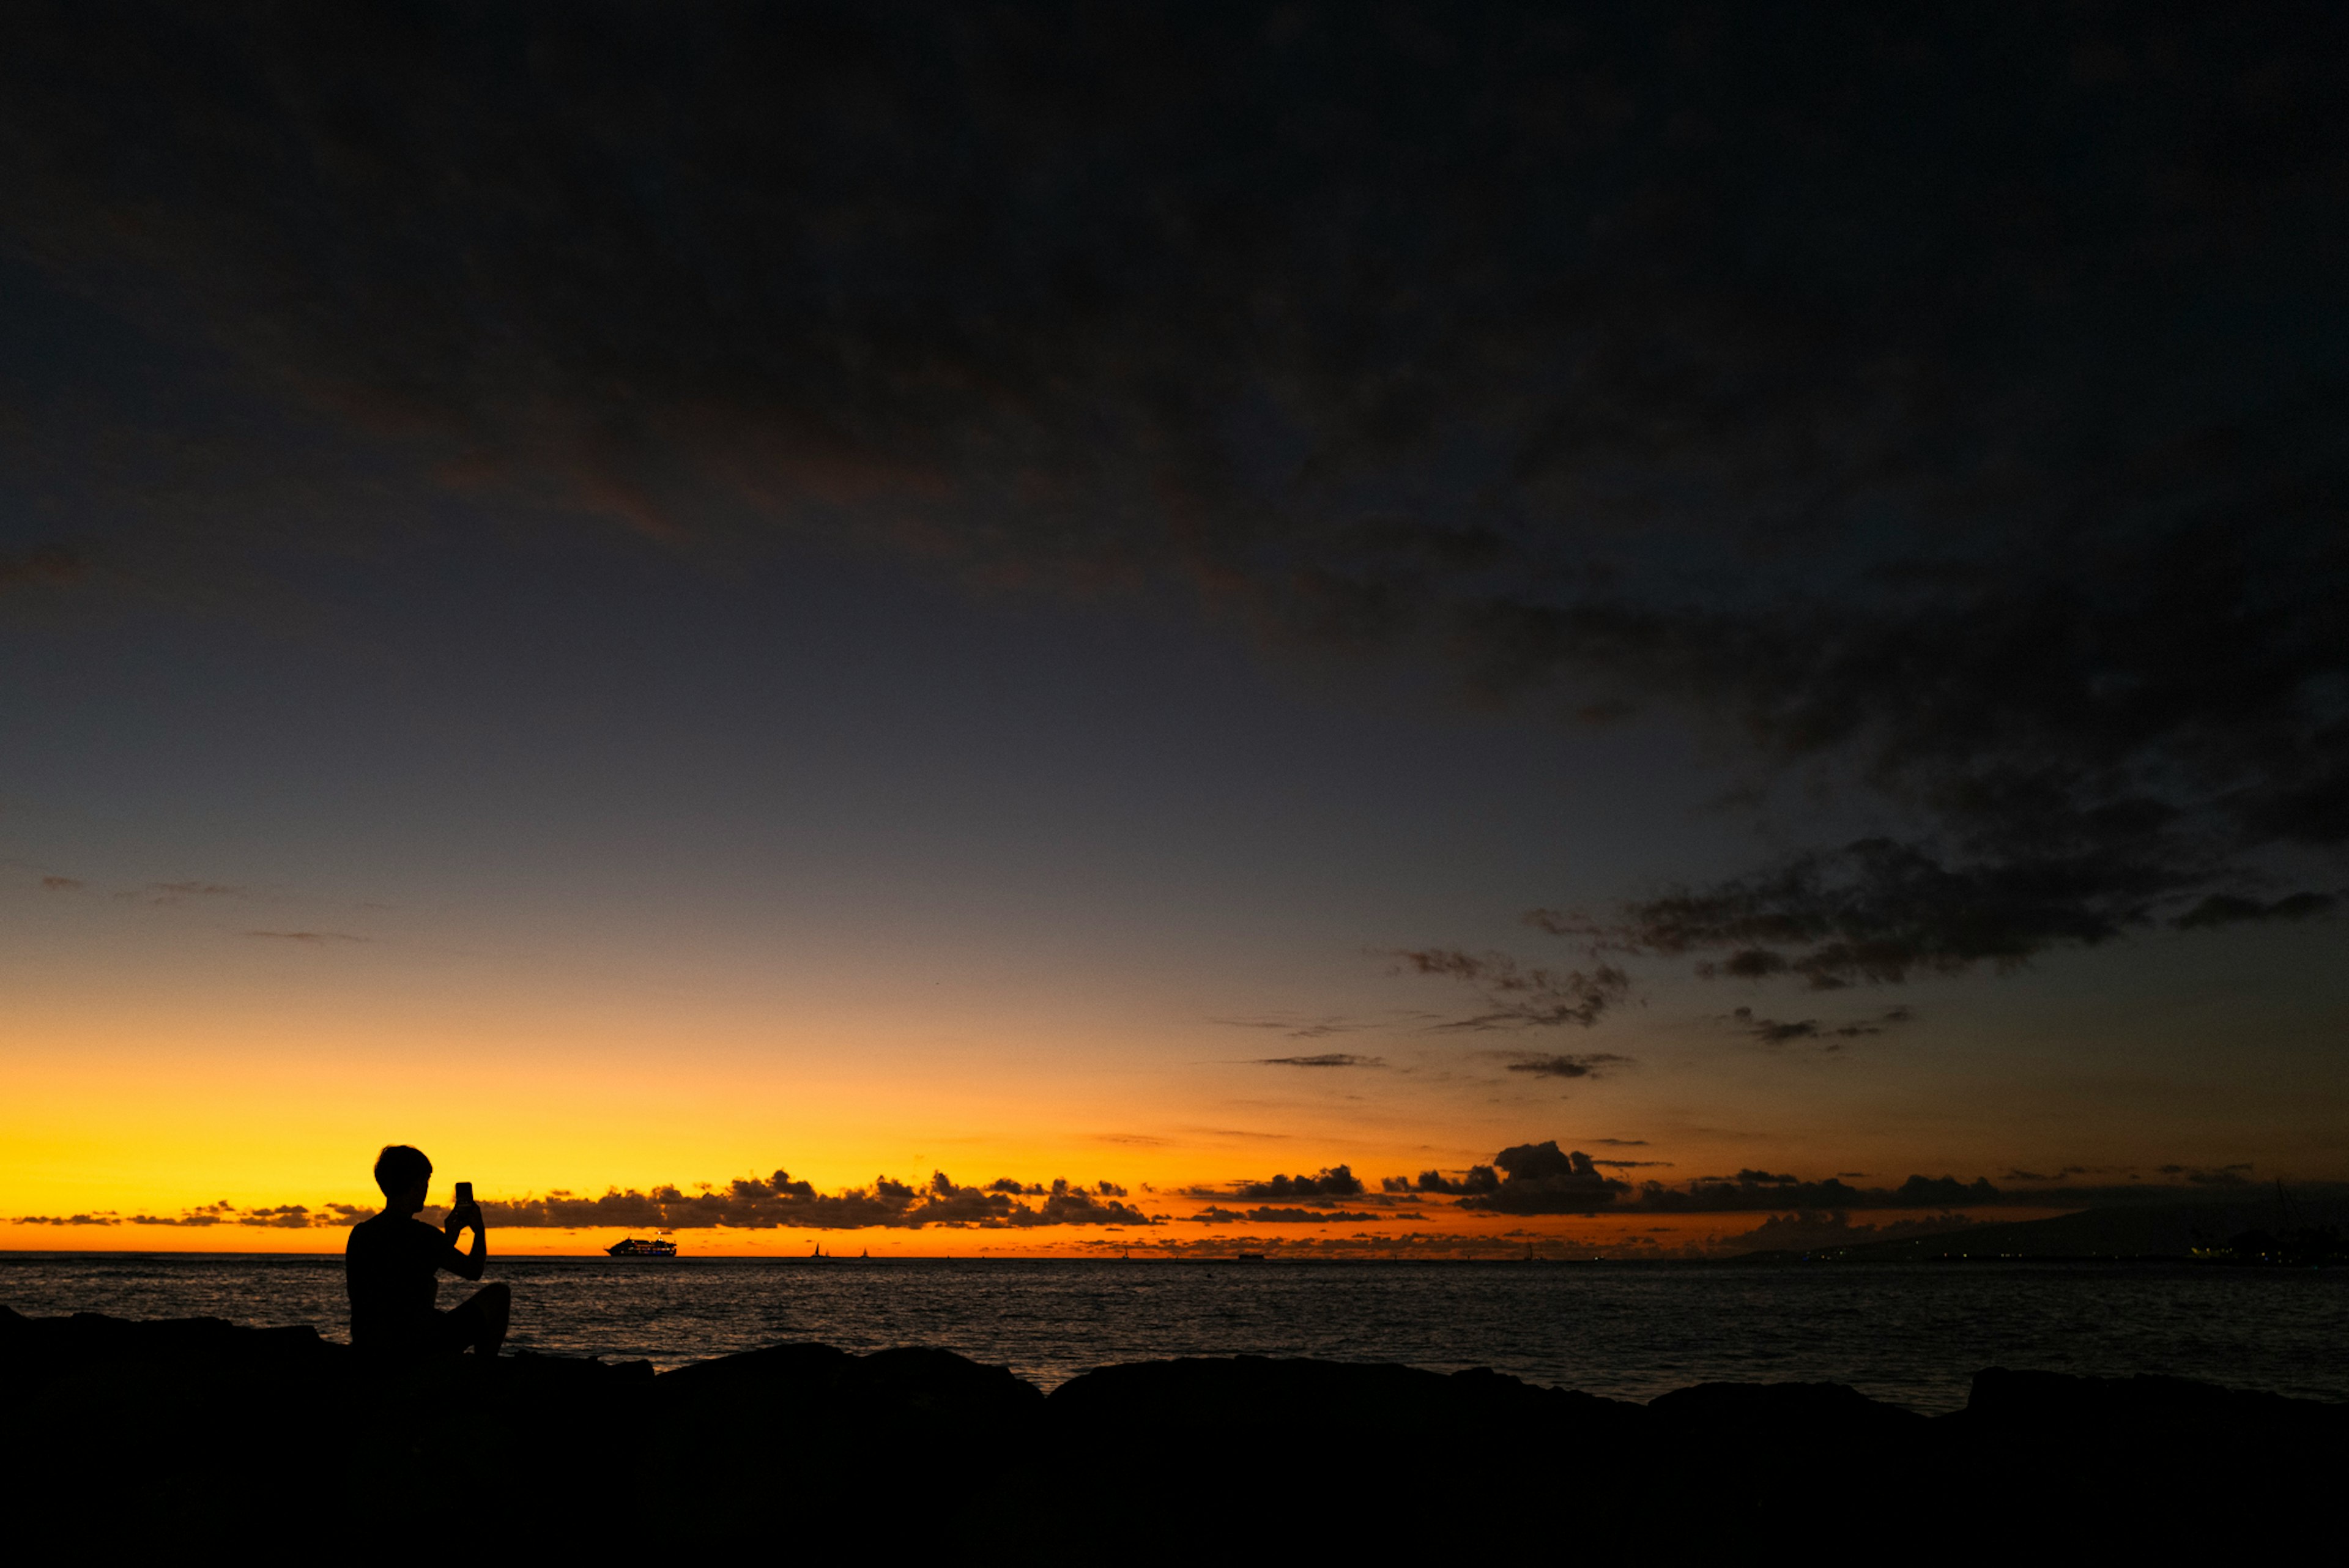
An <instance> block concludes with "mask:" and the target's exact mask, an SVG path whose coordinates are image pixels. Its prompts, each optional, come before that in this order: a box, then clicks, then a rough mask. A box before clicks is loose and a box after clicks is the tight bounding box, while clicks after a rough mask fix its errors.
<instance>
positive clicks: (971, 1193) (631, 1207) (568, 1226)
mask: <svg viewBox="0 0 2349 1568" xmlns="http://www.w3.org/2000/svg"><path fill="white" fill-rule="evenodd" d="M1126 1197H1127V1192H1126V1189H1124V1188H1123V1187H1120V1186H1118V1185H1116V1184H1115V1183H1114V1182H1109V1181H1102V1182H1097V1183H1095V1184H1094V1185H1093V1186H1092V1187H1091V1188H1086V1187H1081V1186H1076V1185H1072V1184H1071V1183H1070V1182H1067V1181H1061V1180H1056V1181H1053V1182H1051V1183H1050V1184H1046V1183H1042V1182H1027V1183H1022V1182H1019V1181H1014V1180H1012V1179H1009V1177H1006V1178H1003V1179H999V1180H996V1181H991V1182H988V1184H987V1185H986V1186H984V1187H961V1186H957V1185H956V1183H955V1182H954V1181H953V1180H952V1179H949V1178H948V1177H947V1174H946V1172H944V1171H936V1172H934V1173H933V1174H932V1175H931V1177H930V1179H929V1182H928V1184H927V1185H926V1186H920V1187H916V1186H914V1185H912V1184H910V1183H907V1182H903V1181H896V1180H893V1179H890V1178H888V1177H885V1176H884V1177H880V1178H877V1179H875V1180H874V1182H873V1184H872V1185H871V1186H869V1187H852V1188H847V1189H843V1190H841V1191H838V1192H820V1191H818V1190H817V1189H815V1188H814V1187H813V1186H812V1185H811V1184H810V1183H808V1182H805V1181H800V1180H796V1179H793V1178H792V1175H791V1174H790V1173H789V1172H788V1171H782V1170H778V1171H776V1172H775V1173H774V1174H773V1175H772V1176H770V1177H743V1178H739V1179H736V1180H734V1181H732V1182H730V1183H729V1184H727V1185H726V1186H724V1187H722V1188H719V1187H701V1188H697V1189H694V1190H692V1191H690V1192H688V1191H684V1190H681V1189H678V1188H675V1187H656V1188H653V1189H649V1190H647V1191H641V1192H640V1191H637V1190H636V1189H634V1188H630V1189H625V1190H624V1189H620V1188H613V1189H610V1190H608V1191H606V1192H605V1193H604V1194H603V1195H602V1196H600V1197H594V1198H586V1197H581V1196H579V1195H577V1194H575V1193H571V1192H564V1191H556V1192H550V1193H548V1194H547V1195H546V1196H545V1197H543V1198H524V1199H513V1200H512V1201H497V1200H491V1199H485V1200H484V1201H483V1202H482V1204H481V1212H482V1217H483V1218H484V1219H485V1220H488V1222H489V1223H490V1225H491V1227H492V1229H517V1228H518V1229H524V1230H585V1229H587V1228H589V1227H593V1226H608V1227H615V1228H618V1229H623V1230H634V1231H647V1230H658V1231H694V1230H707V1229H709V1228H711V1227H714V1226H721V1225H722V1226H726V1227H729V1228H730V1229H735V1230H747V1231H771V1230H776V1229H784V1228H788V1229H793V1230H809V1231H855V1230H866V1229H871V1228H874V1227H887V1228H896V1229H905V1230H918V1229H920V1228H922V1227H923V1226H926V1225H944V1226H953V1227H962V1228H968V1229H975V1230H982V1231H1001V1230H1028V1229H1032V1228H1033V1227H1035V1226H1038V1225H1106V1226H1124V1225H1154V1224H1157V1223H1159V1222H1160V1220H1161V1219H1163V1216H1159V1217H1154V1216H1151V1215H1148V1214H1144V1213H1143V1211H1142V1210H1139V1209H1137V1208H1135V1207H1134V1206H1133V1205H1132V1204H1130V1203H1127V1202H1125V1201H1123V1199H1125V1198H1126ZM1023 1199H1039V1200H1040V1201H1036V1202H1028V1201H1023ZM373 1212H374V1210H372V1209H370V1208H363V1207H357V1206H355V1205H352V1204H348V1203H329V1204H324V1205H321V1206H319V1207H318V1208H316V1209H310V1208H307V1207H305V1206H304V1205H302V1204H298V1203H293V1204H285V1205H281V1206H277V1207H274V1208H262V1209H253V1210H240V1209H238V1208H237V1207H235V1206H234V1205H233V1204H230V1203H227V1202H222V1203H217V1204H212V1205H208V1206H206V1207H204V1208H202V1209H192V1210H188V1211H186V1212H185V1213H183V1214H181V1215H179V1216H176V1217H172V1218H164V1217H160V1216H157V1215H151V1214H137V1215H130V1216H127V1217H123V1216H116V1215H111V1214H97V1215H89V1214H80V1215H74V1216H71V1217H69V1218H51V1217H47V1216H41V1215H26V1216H24V1217H22V1218H20V1219H19V1220H17V1221H16V1222H17V1223H18V1224H25V1225H117V1224H122V1225H193V1226H211V1225H248V1226H274V1227H278V1228H282V1229H289V1230H302V1229H305V1228H307V1227H311V1226H336V1225H350V1224H355V1223H357V1221H359V1220H365V1219H367V1217H368V1216H369V1215H371V1214H372V1213H373ZM432 1212H433V1213H435V1214H436V1215H437V1214H438V1212H439V1211H437V1210H436V1211H432Z"/></svg>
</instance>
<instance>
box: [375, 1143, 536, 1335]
mask: <svg viewBox="0 0 2349 1568" xmlns="http://www.w3.org/2000/svg"><path fill="white" fill-rule="evenodd" d="M375 1184H376V1185H377V1186H378V1187H380V1188H382V1189H383V1212H382V1213H380V1214H378V1215H377V1216H376V1217H375V1218H374V1219H372V1220H361V1221H360V1222H359V1223H358V1224H357V1225H354V1226H352V1227H351V1239H350V1242H349V1244H348V1245H347V1247H345V1248H344V1250H343V1273H344V1279H345V1282H346V1283H347V1286H348V1288H349V1290H350V1296H351V1344H352V1345H356V1346H357V1348H359V1349H361V1350H365V1351H369V1352H373V1353H376V1354H380V1355H409V1356H427V1355H460V1354H462V1353H463V1352H464V1351H466V1350H468V1349H470V1350H471V1351H472V1353H473V1354H474V1355H496V1354H497V1353H498V1346H500V1345H502V1344H504V1343H505V1337H506V1319H507V1316H508V1314H509V1313H510V1312H511V1311H512V1304H513V1298H512V1293H509V1292H508V1291H507V1289H506V1287H505V1286H503V1285H501V1284H492V1285H484V1286H482V1287H481V1289H480V1290H478V1291H476V1292H474V1293H473V1294H472V1295H471V1297H469V1298H467V1300H466V1301H465V1302H464V1303H463V1304H462V1305H460V1306H457V1307H453V1308H451V1309H450V1310H449V1311H447V1312H442V1311H440V1309H439V1308H438V1307H436V1306H434V1304H433V1303H434V1301H435V1299H436V1298H437V1297H438V1296H439V1295H440V1272H441V1271H442V1270H443V1269H445V1270H447V1271H448V1272H450V1273H452V1274H455V1275H458V1276H459V1277H460V1278H462V1279H468V1280H478V1279H480V1278H481V1269H482V1267H483V1265H484V1264H486V1263H487V1262H489V1245H490V1239H489V1232H488V1231H487V1229H486V1228H485V1227H484V1226H483V1225H482V1223H481V1206H480V1205H479V1204H476V1203H462V1204H459V1205H458V1206H457V1207H456V1208H454V1209H451V1210H450V1211H449V1218H448V1220H447V1222H446V1223H445V1224H443V1225H441V1226H440V1227H438V1228H435V1227H433V1226H431V1225H428V1224H426V1223H425V1222H424V1221H423V1220H419V1219H417V1218H416V1211H417V1210H419V1209H421V1208H423V1207H424V1200H425V1194H426V1193H427V1192H428V1191H429V1189H430V1188H431V1185H432V1162H431V1161H430V1160H429V1159H427V1158H424V1155H423V1153H422V1151H421V1150H419V1149H413V1148H410V1147H408V1146H407V1145H406V1144H393V1145H392V1146H390V1147H388V1148H386V1149H385V1150H384V1151H383V1152H382V1153H381V1154H380V1155H378V1156H377V1157H376V1162H375ZM468 1227H471V1230H472V1232H473V1247H472V1251H469V1252H460V1251H458V1250H457V1234H458V1232H459V1231H463V1230H465V1229H467V1228H468Z"/></svg>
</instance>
